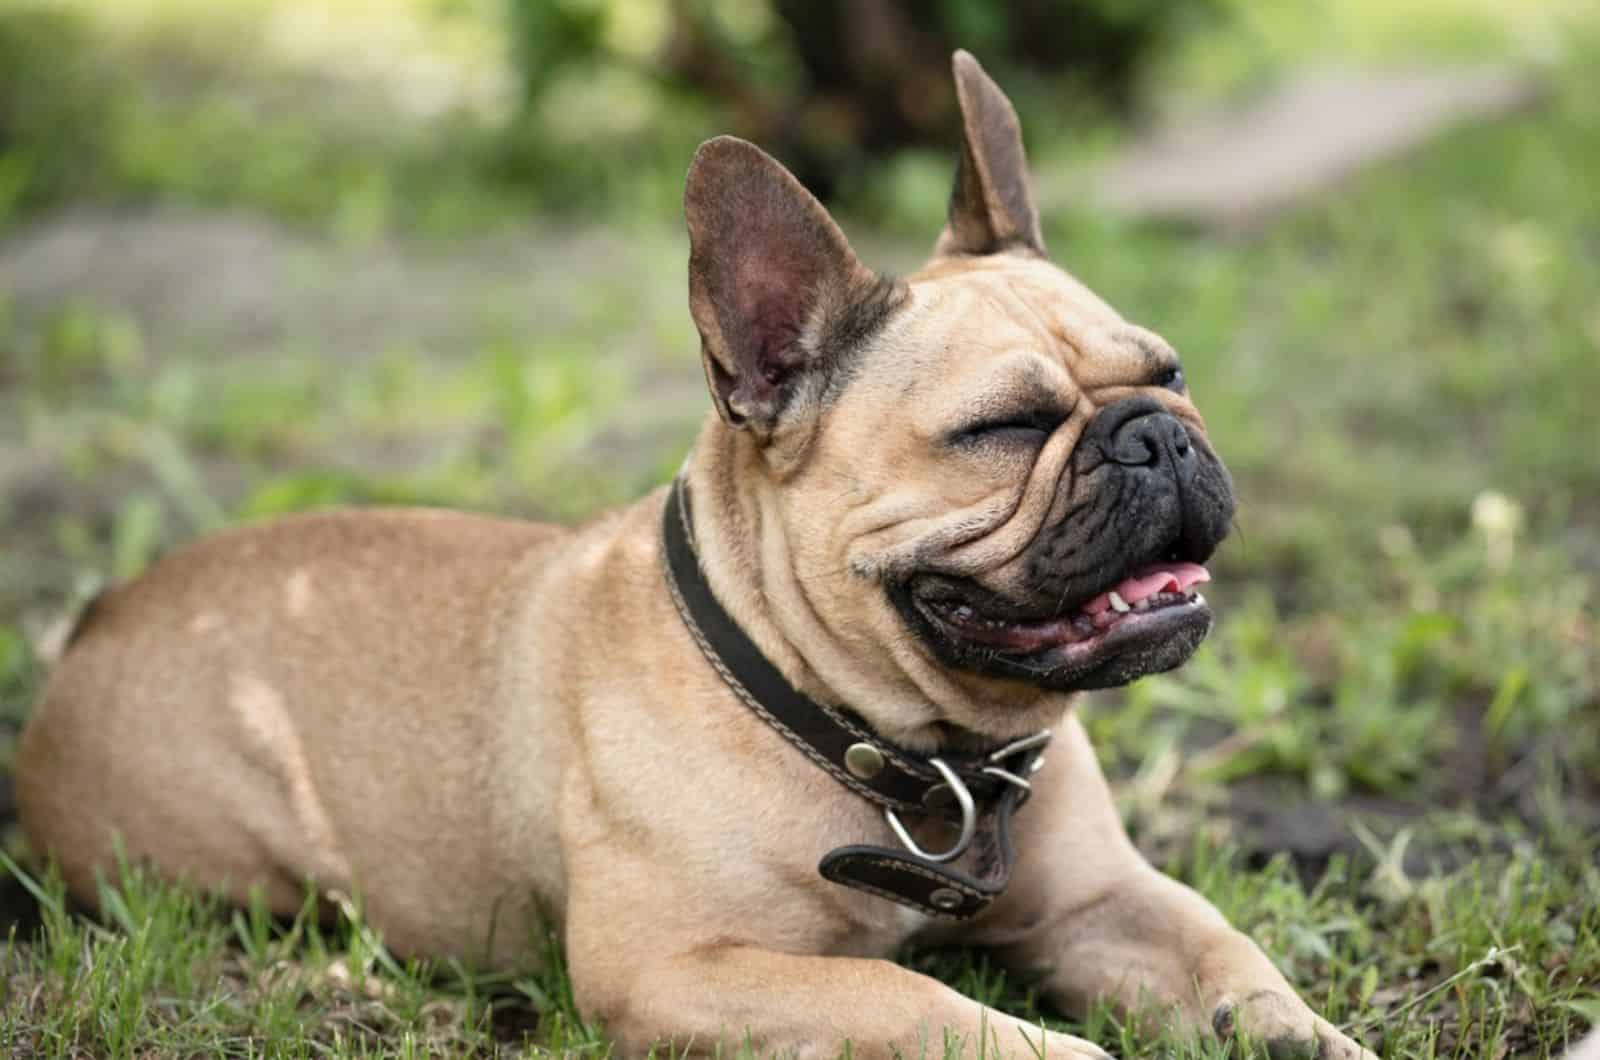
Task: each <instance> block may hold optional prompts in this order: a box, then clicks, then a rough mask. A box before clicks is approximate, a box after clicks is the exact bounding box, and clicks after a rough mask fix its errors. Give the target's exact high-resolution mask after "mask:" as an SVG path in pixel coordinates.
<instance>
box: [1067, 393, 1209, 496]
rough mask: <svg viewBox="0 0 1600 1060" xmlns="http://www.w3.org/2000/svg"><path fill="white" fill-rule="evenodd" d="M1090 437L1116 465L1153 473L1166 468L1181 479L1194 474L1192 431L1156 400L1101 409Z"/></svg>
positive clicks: (1138, 399)
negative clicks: (1143, 469) (1163, 467)
mask: <svg viewBox="0 0 1600 1060" xmlns="http://www.w3.org/2000/svg"><path fill="white" fill-rule="evenodd" d="M1090 433H1091V435H1092V436H1093V437H1092V439H1091V440H1092V441H1093V442H1094V443H1095V445H1096V447H1097V448H1098V449H1099V450H1100V452H1101V453H1103V454H1104V455H1105V458H1106V460H1108V461H1110V462H1111V463H1113V464H1121V465H1123V466H1124V467H1145V468H1150V469H1152V470H1155V469H1158V468H1161V467H1162V466H1163V465H1166V466H1167V469H1168V470H1170V471H1171V472H1172V473H1174V474H1177V475H1180V476H1183V475H1186V474H1191V473H1192V467H1193V464H1194V448H1193V447H1192V446H1191V445H1190V444H1189V429H1188V428H1187V427H1185V426H1184V425H1183V423H1182V422H1181V421H1180V420H1179V419H1178V418H1177V417H1176V416H1174V415H1173V414H1172V413H1170V412H1168V411H1167V410H1166V409H1165V408H1164V407H1163V406H1162V405H1161V403H1160V402H1158V401H1156V400H1155V399H1154V398H1148V397H1136V398H1128V399H1127V400H1125V401H1119V402H1117V403H1116V404H1115V405H1110V406H1108V407H1106V408H1104V409H1102V410H1101V411H1100V414H1099V415H1097V416H1096V417H1095V419H1094V424H1093V426H1092V427H1091V428H1090Z"/></svg>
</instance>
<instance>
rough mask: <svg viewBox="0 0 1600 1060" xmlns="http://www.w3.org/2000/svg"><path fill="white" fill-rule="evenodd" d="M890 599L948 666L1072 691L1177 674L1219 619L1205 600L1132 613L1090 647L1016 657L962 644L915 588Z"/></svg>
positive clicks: (1086, 643)
mask: <svg viewBox="0 0 1600 1060" xmlns="http://www.w3.org/2000/svg"><path fill="white" fill-rule="evenodd" d="M946 581H947V580H946ZM890 597H891V600H892V602H893V603H894V605H895V608H896V610H897V611H899V612H900V614H901V617H902V618H903V619H904V620H905V621H906V623H907V625H908V626H909V627H910V628H911V629H912V631H913V632H915V633H916V635H917V636H918V638H919V639H920V640H922V642H923V643H924V644H926V645H927V646H928V648H929V649H930V650H931V651H932V652H933V654H934V655H935V657H936V658H938V659H939V660H940V662H942V663H943V664H944V665H946V666H949V667H951V668H954V669H961V670H967V671H971V672H973V673H979V674H984V675H987V676H992V677H1001V678H1009V679H1012V680H1020V681H1025V682H1027V683H1029V684H1032V685H1037V686H1039V687H1042V688H1049V689H1054V690H1057V691H1066V692H1078V691H1088V690H1090V689H1096V688H1113V687H1117V686H1119V685H1125V684H1127V683H1128V682H1130V681H1134V680H1136V679H1138V678H1140V677H1144V676H1147V675H1149V674H1154V673H1164V672H1166V671H1168V670H1172V669H1175V668H1176V667H1178V666H1181V665H1183V663H1185V662H1187V661H1188V659H1189V657H1190V656H1191V655H1193V654H1194V652H1195V649H1197V648H1198V647H1199V646H1200V644H1201V642H1202V641H1204V640H1205V638H1206V634H1207V633H1209V632H1210V630H1211V624H1212V619H1213V615H1212V612H1211V608H1210V607H1209V606H1208V605H1206V604H1205V603H1204V602H1203V600H1197V601H1193V602H1188V603H1182V604H1170V605H1167V606H1165V607H1161V608H1157V609H1155V610H1151V611H1134V612H1130V613H1128V614H1127V615H1125V616H1124V617H1123V618H1122V619H1120V620H1119V621H1118V622H1117V624H1116V625H1114V626H1112V627H1111V628H1110V629H1108V630H1106V631H1105V632H1104V633H1101V634H1099V635H1097V636H1094V637H1091V638H1089V639H1087V640H1084V641H1078V642H1075V643H1071V644H1061V645H1052V646H1050V647H1046V648H1043V649H1040V650H1038V651H1034V652H1029V653H1024V654H1010V653H1006V652H1003V651H997V650H996V649H994V648H992V647H988V646H984V645H980V644H976V643H974V642H973V641H971V640H969V639H967V638H965V637H962V636H961V635H960V633H959V632H958V631H956V630H955V629H953V628H952V627H951V626H950V625H949V624H948V623H946V622H944V621H943V620H941V619H940V617H939V616H938V613H937V610H936V608H935V607H933V606H932V603H931V601H926V600H923V599H921V598H919V594H918V593H917V592H915V591H914V590H913V589H912V588H911V586H910V585H909V584H908V585H903V586H901V587H899V588H898V589H896V590H893V591H891V593H890Z"/></svg>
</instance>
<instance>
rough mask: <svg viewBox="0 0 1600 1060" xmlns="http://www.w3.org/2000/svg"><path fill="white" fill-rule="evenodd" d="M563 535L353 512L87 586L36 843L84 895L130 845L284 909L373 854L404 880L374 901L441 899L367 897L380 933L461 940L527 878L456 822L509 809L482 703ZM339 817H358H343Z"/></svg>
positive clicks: (170, 868)
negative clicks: (100, 591) (104, 588)
mask: <svg viewBox="0 0 1600 1060" xmlns="http://www.w3.org/2000/svg"><path fill="white" fill-rule="evenodd" d="M566 536H567V532H566V531H563V530H561V529H559V528H554V527H546V526H539V525H536V524H531V523H519V522H512V521H509V520H500V519H491V518H486V517H482V516H473V515H465V514H459V513H453V512H443V511H429V510H373V511H362V512H349V511H346V512H329V513H318V514H310V515H304V516H298V517H294V518H290V519H285V520H280V521H278V522H275V523H269V524H265V525H263V526H256V527H247V528H243V529H239V530H233V531H229V532H226V533H223V534H219V535H215V536H213V537H210V538H207V539H205V540H203V541H200V542H198V543H196V544H194V545H191V546H189V547H188V548H185V549H183V550H180V551H179V552H177V553H174V554H173V555H171V556H169V557H167V558H166V559H164V560H162V561H161V562H160V563H158V564H157V565H156V566H155V567H154V568H152V569H151V570H150V571H149V572H148V573H147V574H145V575H144V576H143V577H141V578H139V579H138V580H136V581H134V582H132V583H130V584H128V585H125V586H122V587H119V588H117V589H114V590H111V591H110V592H108V593H106V594H104V595H103V596H102V597H101V598H99V599H98V600H97V602H96V604H95V605H94V607H93V609H92V611H90V612H89V613H87V614H85V615H84V617H83V618H82V619H81V620H80V626H79V628H78V629H76V630H75V631H74V634H73V638H72V642H71V644H70V645H69V647H68V648H67V651H66V653H65V655H64V656H63V658H62V660H61V661H60V663H59V664H58V666H57V667H56V670H55V672H54V673H53V675H52V676H51V679H50V681H49V684H48V686H47V688H46V690H45V693H44V695H43V697H42V698H41V701H40V703H39V705H38V708H37V710H36V713H35V717H34V718H33V720H32V722H31V723H30V725H29V727H28V729H27V732H26V733H25V736H24V739H23V742H22V746H21V750H20V754H19V761H18V796H19V805H20V808H21V811H22V816H23V821H24V824H25V827H26V829H27V832H28V835H29V838H30V840H31V842H32V844H33V845H34V846H35V848H36V849H38V850H39V851H41V852H44V851H50V852H53V853H54V854H55V855H56V856H57V857H59V858H60V859H61V869H62V871H63V873H64V875H65V877H66V880H67V882H68V884H69V885H70V886H71V887H72V889H73V890H74V891H75V892H76V893H78V894H80V895H92V894H93V893H94V875H95V873H96V871H97V870H100V871H104V870H106V869H108V868H110V867H111V866H113V865H114V863H115V858H116V848H115V847H114V845H113V844H114V842H118V841H120V842H121V843H122V844H124V845H125V848H126V851H127V853H128V855H129V856H130V857H131V858H133V859H136V860H148V861H151V862H153V863H156V864H158V865H160V866H162V868H163V869H164V870H165V871H166V872H168V873H177V874H185V873H186V874H188V875H189V876H190V877H191V878H192V879H194V881H195V882H197V883H199V884H202V885H204V886H208V887H212V888H217V889H220V890H223V891H225V892H227V893H228V894H230V896H231V897H233V898H235V899H238V898H242V897H244V895H245V893H246V890H247V887H248V885H250V884H252V883H255V884H261V885H263V886H264V889H265V894H266V897H267V899H268V901H269V904H270V905H271V906H272V908H273V909H274V910H275V911H278V912H284V913H288V912H293V911H294V910H295V909H296V908H298V906H299V905H300V903H301V902H302V900H303V897H304V890H303V888H304V882H305V880H307V879H314V880H316V881H317V883H318V884H319V885H320V886H322V887H325V888H327V887H333V888H339V889H343V890H349V889H350V888H351V887H352V885H353V884H359V882H360V880H361V879H362V878H363V877H364V876H367V875H369V874H370V873H371V872H372V871H374V870H375V869H377V868H379V867H380V866H381V871H382V873H383V874H384V876H385V878H386V879H387V880H389V881H400V882H401V884H402V885H401V886H398V887H396V886H392V885H391V886H387V887H385V888H384V894H416V893H429V894H434V895H440V896H445V899H444V904H443V906H442V907H441V906H440V905H434V906H431V907H429V908H427V909H415V910H412V909H371V910H370V911H371V912H372V913H374V914H377V915H379V916H380V917H381V920H382V921H383V922H384V923H385V924H387V925H388V930H389V933H390V938H391V941H392V942H393V943H395V944H396V946H397V947H398V948H401V949H404V950H419V951H422V950H427V951H435V952H437V951H439V950H440V949H456V948H458V947H457V946H456V945H453V944H451V943H453V942H454V941H455V940H458V939H460V938H462V937H464V935H467V934H468V932H467V930H466V923H465V921H467V920H470V919H473V918H478V919H481V917H482V915H483V910H482V908H481V906H478V907H476V908H473V906H475V905H476V904H477V902H478V901H479V899H481V897H482V895H483V888H484V881H485V879H486V878H488V879H490V880H492V879H493V878H494V877H496V876H497V875H502V876H504V877H505V883H506V890H507V892H508V893H509V891H510V890H512V889H513V888H514V887H515V886H516V885H519V884H520V885H522V886H523V887H524V888H525V887H526V883H527V881H526V880H525V879H518V878H516V876H517V873H515V872H514V871H512V870H511V868H510V867H509V866H502V865H501V864H500V863H499V862H498V861H497V857H498V856H499V852H497V851H496V850H493V849H479V845H480V843H479V842H478V840H480V839H481V837H483V836H485V835H493V834H494V830H493V829H485V828H483V827H482V825H481V823H480V824H479V825H478V826H476V827H466V826H465V823H466V821H467V820H468V819H471V818H474V817H479V818H481V816H482V815H483V814H484V813H487V812H491V810H492V809H493V808H494V807H496V806H501V807H503V806H504V802H503V800H496V799H494V798H492V797H490V796H489V794H488V791H487V790H486V789H487V788H488V787H490V786H491V785H492V784H493V778H494V777H495V776H496V775H497V770H496V768H495V763H496V760H497V755H500V754H505V753H507V752H508V750H509V749H508V748H507V747H506V741H505V739H504V733H503V732H502V727H503V724H504V723H506V722H507V721H508V719H504V718H502V717H501V716H500V715H499V714H498V713H497V712H495V711H492V710H484V709H481V707H482V704H481V702H477V701H481V699H482V697H483V696H484V694H485V693H484V690H485V689H487V688H493V687H495V686H496V684H497V681H496V675H495V673H494V671H495V668H496V667H498V666H499V665H500V663H499V658H498V652H497V640H498V636H499V634H500V632H501V630H502V629H503V628H504V626H505V625H506V623H507V622H508V621H509V615H508V609H509V606H510V604H511V603H512V601H513V600H514V599H515V596H516V594H517V591H518V587H519V586H520V585H523V584H525V583H526V580H527V574H526V572H528V571H530V570H533V571H536V570H537V568H538V567H539V565H540V562H541V559H542V558H543V557H545V556H547V555H548V554H549V553H550V552H551V550H552V549H555V548H558V547H559V544H560V542H561V541H562V540H563V539H564V538H566ZM519 568H520V572H519ZM475 707H476V708H479V709H474V708H475ZM202 746H203V747H205V748H206V753H204V754H198V753H196V749H197V748H198V747H202ZM358 748H364V749H365V750H362V751H360V752H359V753H358V752H357V749H358ZM417 748H422V749H423V751H422V753H420V754H419V753H418V752H417ZM374 757H376V758H377V759H378V762H376V763H375V762H373V761H372V759H373V758H374ZM357 758H359V759H360V760H361V761H362V763H363V764H362V765H361V766H360V767H359V768H356V767H355V759H357ZM351 820H360V821H362V822H363V827H362V828H361V829H359V830H356V829H347V830H346V831H345V832H344V833H341V830H340V828H339V826H338V823H339V822H341V821H351ZM113 836H120V840H114V839H113ZM452 875H460V876H461V877H462V880H461V881H459V883H460V884H461V885H459V886H456V885H452V882H451V879H450V877H451V876H452ZM468 876H470V877H471V880H472V884H471V886H467V885H466V882H467V880H466V878H467V877H468ZM407 877H415V882H416V884H417V886H408V885H405V883H404V882H403V881H405V878H407ZM424 882H426V884H427V885H426V886H422V884H423V883H424ZM384 894H374V895H372V896H370V898H369V906H370V905H371V903H373V902H378V903H381V902H382V901H383V900H384ZM451 895H455V896H458V899H459V903H460V904H459V907H457V908H451V901H450V898H449V896H451ZM505 912H506V913H511V912H513V911H512V910H506V911H505ZM458 921H460V923H458ZM470 934H471V935H476V936H477V937H482V931H481V930H480V931H472V932H470ZM517 941H519V942H520V941H522V940H521V939H517Z"/></svg>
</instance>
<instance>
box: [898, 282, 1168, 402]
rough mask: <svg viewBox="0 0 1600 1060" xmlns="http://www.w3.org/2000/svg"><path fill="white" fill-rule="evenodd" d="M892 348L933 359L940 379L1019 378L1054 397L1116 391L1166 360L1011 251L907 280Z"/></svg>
mask: <svg viewBox="0 0 1600 1060" xmlns="http://www.w3.org/2000/svg"><path fill="white" fill-rule="evenodd" d="M907 283H908V285H909V287H910V289H911V300H910V305H909V306H908V307H907V309H908V310H909V312H908V313H907V314H906V317H905V319H904V321H903V324H902V328H901V329H897V330H899V331H900V334H899V336H897V337H898V338H899V339H900V340H901V341H900V342H898V343H896V345H897V346H900V347H901V348H903V349H914V350H918V351H921V353H922V355H923V356H928V355H936V356H938V357H939V358H940V360H941V362H942V364H941V374H943V375H944V377H945V378H946V379H948V378H949V373H950V372H951V371H956V372H960V373H963V374H965V373H966V372H968V371H971V372H983V373H988V374H992V375H994V376H995V378H996V382H997V383H999V382H1000V381H1001V379H1002V378H1003V377H1006V376H1012V377H1016V376H1026V377H1031V380H1032V381H1033V382H1034V383H1035V384H1036V385H1041V386H1046V387H1048V388H1050V389H1051V390H1054V391H1056V392H1057V393H1065V392H1070V393H1074V394H1077V393H1088V394H1091V395H1092V394H1093V393H1094V392H1095V391H1097V390H1100V389H1102V388H1106V387H1125V386H1128V385H1130V384H1135V383H1137V382H1140V381H1142V380H1144V379H1147V378H1149V377H1150V376H1151V375H1152V374H1153V373H1154V372H1156V371H1158V370H1159V368H1160V367H1161V365H1162V363H1163V362H1165V361H1167V360H1170V358H1171V356H1172V354H1171V351H1170V350H1169V349H1167V347H1166V344H1165V343H1164V342H1163V341H1162V340H1161V339H1160V338H1159V337H1157V336H1155V335H1153V334H1152V333H1150V332H1148V331H1145V330H1144V329H1143V328H1138V327H1135V326H1133V325H1130V324H1129V323H1128V322H1127V321H1125V320H1123V319H1122V317H1121V315H1120V314H1118V313H1117V311H1116V310H1114V309H1112V308H1111V307H1110V306H1109V305H1107V304H1106V303H1105V301H1104V300H1102V299H1101V298H1100V297H1099V296H1098V295H1096V294H1095V293H1094V292H1092V291H1090V290H1089V289H1088V288H1087V287H1085V286H1084V285H1083V284H1082V283H1080V282H1078V281H1077V280H1076V279H1074V278H1073V277H1072V276H1070V275H1068V274H1067V273H1066V272H1063V271H1062V270H1061V269H1059V268H1057V267H1056V266H1054V265H1051V264H1050V263H1049V262H1046V261H1043V260H1039V259H1035V258H1029V257H1024V256H1021V255H995V256H990V257H984V258H971V259H958V260H941V261H936V262H934V263H932V264H931V265H929V266H928V267H927V268H924V269H923V270H922V271H920V272H918V273H916V274H915V275H913V276H911V277H909V278H908V280H907Z"/></svg>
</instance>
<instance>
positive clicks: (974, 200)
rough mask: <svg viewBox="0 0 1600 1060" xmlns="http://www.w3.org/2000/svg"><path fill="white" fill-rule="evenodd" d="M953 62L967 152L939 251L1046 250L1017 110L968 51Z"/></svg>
mask: <svg viewBox="0 0 1600 1060" xmlns="http://www.w3.org/2000/svg"><path fill="white" fill-rule="evenodd" d="M950 65H951V67H952V69H953V71H954V73H955V80H956V99H957V100H958V101H959V102H960V104H961V154H960V156H959V157H958V158H957V160H956V183H955V188H954V189H953V190H952V191H951V193H950V216H949V221H948V223H947V224H946V225H945V229H944V232H943V234H942V235H940V237H939V243H938V245H937V247H936V248H935V253H937V254H941V255H955V254H996V253H999V252H1001V251H1005V250H1016V249H1026V250H1030V251H1033V252H1034V253H1036V254H1040V255H1043V254H1044V253H1045V249H1044V236H1043V235H1042V234H1040V231H1039V212H1038V210H1036V209H1035V208H1034V205H1033V195H1032V193H1031V192H1030V191H1029V190H1028V159H1027V156H1026V155H1025V154H1024V153H1023V150H1022V126H1021V125H1020V124H1019V123H1018V122H1017V112H1016V110H1015V109H1013V108H1012V106H1011V101H1010V100H1009V99H1007V98H1006V94H1005V93H1004V92H1002V91H1000V86H999V85H996V84H995V83H994V81H992V80H991V79H990V77H989V75H988V74H986V73H984V71H983V67H981V66H979V65H978V60H976V59H974V58H973V57H972V56H971V55H969V54H968V53H967V52H965V51H958V52H956V53H955V56H954V58H953V59H952V60H951V64H950Z"/></svg>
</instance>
